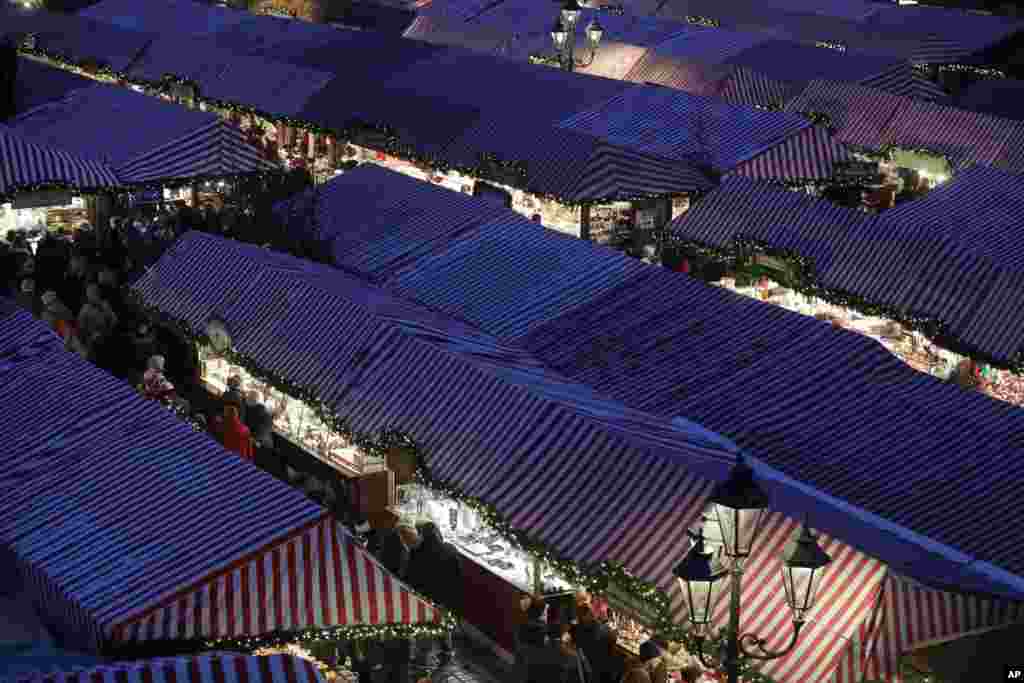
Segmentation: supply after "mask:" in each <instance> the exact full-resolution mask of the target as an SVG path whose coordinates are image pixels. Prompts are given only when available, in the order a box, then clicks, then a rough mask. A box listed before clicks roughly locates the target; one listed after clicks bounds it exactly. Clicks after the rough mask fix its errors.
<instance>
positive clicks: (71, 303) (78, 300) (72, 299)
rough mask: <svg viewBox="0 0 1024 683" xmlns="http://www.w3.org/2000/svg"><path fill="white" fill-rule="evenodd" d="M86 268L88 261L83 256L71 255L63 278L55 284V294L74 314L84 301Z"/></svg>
mask: <svg viewBox="0 0 1024 683" xmlns="http://www.w3.org/2000/svg"><path fill="white" fill-rule="evenodd" d="M88 268H89V262H88V260H86V258H85V257H83V256H81V255H78V254H76V255H73V256H72V257H71V260H70V262H69V264H68V272H67V274H66V275H65V276H64V280H63V281H62V282H61V283H60V284H58V285H57V296H58V297H59V298H60V300H61V301H63V302H64V305H65V306H67V307H68V308H69V309H71V312H72V313H74V314H75V315H76V316H77V315H78V314H79V312H80V311H81V310H82V304H83V303H85V287H86V285H87V284H88V281H87V280H86V271H87V270H88Z"/></svg>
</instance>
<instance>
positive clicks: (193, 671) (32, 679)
mask: <svg viewBox="0 0 1024 683" xmlns="http://www.w3.org/2000/svg"><path fill="white" fill-rule="evenodd" d="M229 682H230V683H324V679H323V677H322V676H321V675H320V672H319V671H318V670H317V668H316V666H315V665H314V664H313V662H312V661H310V660H308V659H303V658H299V657H295V656H292V655H270V656H267V657H249V656H243V655H238V654H233V653H230V654H229V653H223V654H222V653H210V654H203V655H198V656H195V657H173V658H172V657H162V658H157V659H147V660H144V661H138V662H114V663H111V664H106V665H103V666H97V667H90V668H85V667H77V668H75V669H72V670H71V671H60V672H54V673H42V672H40V673H34V674H29V675H18V676H16V677H14V678H12V679H8V683H229Z"/></svg>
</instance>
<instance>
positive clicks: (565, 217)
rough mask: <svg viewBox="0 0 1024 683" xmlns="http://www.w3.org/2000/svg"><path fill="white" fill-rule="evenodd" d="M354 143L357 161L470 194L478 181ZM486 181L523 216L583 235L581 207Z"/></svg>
mask: <svg viewBox="0 0 1024 683" xmlns="http://www.w3.org/2000/svg"><path fill="white" fill-rule="evenodd" d="M351 147H352V148H353V149H354V150H355V152H356V154H355V160H356V161H361V162H365V163H372V164H377V165H379V166H383V167H384V168H387V169H389V170H392V171H395V172H397V173H401V174H403V175H407V176H410V177H412V178H416V179H417V180H422V181H423V182H428V183H434V184H436V185H440V186H441V187H444V188H447V189H449V190H452V191H454V192H465V193H467V194H471V193H472V192H473V186H474V184H475V183H476V180H475V179H474V178H472V177H470V176H467V175H464V174H462V173H459V172H458V171H448V172H447V173H441V172H440V171H436V170H430V169H426V168H425V167H422V166H419V165H416V164H414V163H412V162H411V161H405V160H404V159H399V158H397V157H393V156H390V155H388V154H384V153H383V152H375V151H373V150H371V149H367V148H365V147H360V146H359V145H354V144H353V145H351ZM487 183H488V184H490V185H492V186H494V187H496V188H498V189H501V190H504V191H505V192H507V193H508V194H509V195H510V196H511V197H512V206H511V208H512V210H513V211H515V212H516V213H519V214H522V215H523V216H526V217H527V218H531V219H532V218H533V216H535V215H540V222H541V225H543V226H544V227H545V228H550V229H551V230H555V231H557V232H561V233H564V234H566V235H571V236H573V237H579V236H580V225H581V221H582V216H583V215H582V212H581V210H580V208H579V207H570V206H564V205H562V204H559V203H558V202H556V201H553V200H550V199H541V198H539V197H535V196H533V195H531V194H529V193H527V192H524V191H523V190H520V189H518V188H515V187H511V186H509V185H503V184H501V183H496V182H494V181H491V180H488V181H487Z"/></svg>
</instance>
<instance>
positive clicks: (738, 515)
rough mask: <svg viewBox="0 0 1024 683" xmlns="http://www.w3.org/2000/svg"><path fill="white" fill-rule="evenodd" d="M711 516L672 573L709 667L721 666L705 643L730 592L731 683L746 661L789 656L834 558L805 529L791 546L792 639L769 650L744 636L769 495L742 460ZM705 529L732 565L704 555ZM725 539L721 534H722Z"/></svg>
mask: <svg viewBox="0 0 1024 683" xmlns="http://www.w3.org/2000/svg"><path fill="white" fill-rule="evenodd" d="M711 508H712V510H711V515H710V516H707V517H704V518H703V520H702V522H703V523H702V525H701V527H700V528H698V530H697V532H696V533H695V534H693V538H694V545H693V547H692V548H691V549H690V551H689V552H688V553H687V555H686V556H685V557H684V558H683V561H682V562H680V563H679V565H678V566H676V568H675V569H674V570H673V573H674V574H675V575H676V578H677V580H678V581H679V588H680V590H681V591H682V593H683V596H684V597H685V598H686V601H687V606H688V607H689V609H690V621H691V623H692V624H693V626H694V627H695V630H696V633H697V656H698V657H699V658H700V661H701V663H703V664H704V666H707V667H709V668H714V667H716V666H719V664H716V663H715V662H711V661H708V658H707V655H706V654H705V652H704V648H703V644H704V638H705V636H706V634H707V633H706V632H707V629H708V627H709V625H710V623H711V617H712V612H713V610H714V605H715V602H716V601H717V599H718V597H719V596H720V595H721V593H722V592H723V591H724V590H725V589H726V586H725V585H724V584H725V583H726V581H723V579H727V581H728V590H729V630H728V637H729V640H728V642H727V643H726V647H725V667H726V672H727V674H728V680H729V683H738V681H739V661H740V657H741V656H745V657H750V658H752V659H759V660H769V659H778V658H779V657H783V656H785V655H786V654H788V653H789V652H790V651H791V650H792V649H793V648H794V647H795V646H796V643H797V639H798V638H799V637H800V629H801V628H802V627H803V625H804V622H805V621H806V619H807V613H808V612H809V611H810V610H811V608H812V607H813V606H814V600H815V597H816V594H817V591H818V586H819V585H820V583H821V576H822V574H823V573H824V568H825V566H826V565H828V563H829V562H831V560H832V558H830V557H829V556H828V554H827V553H825V551H824V550H822V549H821V547H820V546H818V542H817V539H816V538H815V536H814V534H813V533H811V530H810V529H809V528H807V526H806V525H804V526H803V527H802V528H801V530H800V532H799V534H798V535H797V536H796V537H795V538H794V539H793V540H792V541H790V543H789V544H788V545H787V547H786V550H785V553H784V556H783V557H784V563H783V567H782V579H783V585H784V587H785V591H786V602H787V603H788V604H789V608H790V609H791V610H792V612H793V635H792V637H791V638H790V641H789V644H788V645H787V646H786V647H785V648H783V649H782V650H774V651H773V650H769V649H768V648H767V640H766V639H764V638H761V637H759V636H757V635H755V634H752V633H746V634H743V635H740V596H741V592H742V578H743V565H744V562H745V561H746V559H747V558H748V557H749V556H750V551H751V548H752V547H753V545H754V541H755V540H756V538H757V534H758V532H759V531H760V529H761V524H762V522H763V521H764V518H765V515H766V514H767V510H768V496H767V495H765V493H764V491H763V490H762V489H761V487H760V486H758V484H757V482H756V481H755V480H754V472H753V470H751V469H750V467H749V466H748V465H746V463H744V462H743V459H742V457H741V458H740V459H739V460H738V461H737V463H736V465H735V467H734V468H733V470H732V472H730V474H729V478H728V479H727V480H726V481H725V482H723V483H721V484H719V485H718V486H717V487H716V488H715V490H714V492H713V493H712V495H711ZM704 525H709V526H710V531H711V534H710V535H711V536H712V537H713V538H714V537H715V536H718V537H717V538H715V541H716V542H717V543H716V545H717V544H720V545H721V551H720V552H721V554H723V555H724V556H725V559H726V563H727V565H728V566H723V564H722V563H719V562H716V561H715V559H714V556H715V553H713V552H708V551H706V550H705V542H706V541H707V540H708V539H706V538H705V536H704V529H703V526H704ZM719 534H720V535H719Z"/></svg>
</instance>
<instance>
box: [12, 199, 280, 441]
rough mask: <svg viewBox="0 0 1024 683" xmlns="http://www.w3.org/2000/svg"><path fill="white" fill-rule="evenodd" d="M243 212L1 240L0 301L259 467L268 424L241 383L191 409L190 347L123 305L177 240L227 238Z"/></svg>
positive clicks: (150, 217)
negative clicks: (130, 288)
mask: <svg viewBox="0 0 1024 683" xmlns="http://www.w3.org/2000/svg"><path fill="white" fill-rule="evenodd" d="M245 215H246V214H245V212H237V211H232V210H225V211H216V210H214V209H212V208H209V207H207V208H206V209H204V210H202V211H196V210H193V209H191V208H189V207H187V206H172V207H163V206H158V205H156V206H149V207H145V208H142V209H136V210H133V211H122V212H120V213H119V214H118V215H115V216H114V217H112V218H110V220H109V223H108V225H106V226H104V228H102V229H94V228H93V227H92V226H90V225H88V224H83V225H81V226H80V227H79V228H78V229H77V230H76V231H74V232H71V231H69V230H61V231H57V232H52V233H46V234H45V235H44V236H43V237H42V239H41V240H39V241H38V242H37V243H36V244H32V243H31V242H30V241H29V240H28V238H27V236H26V235H25V233H23V232H10V233H8V234H7V236H6V238H7V239H6V240H4V241H0V273H3V278H2V279H0V296H6V297H10V298H13V299H14V300H15V301H16V302H17V303H19V304H20V305H21V306H22V307H23V308H24V309H25V310H26V311H28V312H30V313H31V314H33V315H34V316H36V317H37V318H39V319H41V320H43V321H44V322H46V323H47V324H49V325H50V326H51V327H52V328H53V330H54V331H55V332H56V333H57V335H59V336H60V338H61V339H62V340H63V341H64V344H65V347H66V348H67V349H68V350H70V351H73V352H75V353H78V354H79V355H81V356H82V357H83V358H85V359H86V360H89V361H90V362H92V363H93V364H95V365H97V366H99V367H101V368H103V369H105V370H107V371H108V372H110V373H111V374H112V375H114V376H115V377H117V378H119V379H121V380H123V381H125V382H126V383H128V384H129V385H131V386H132V387H135V388H137V389H138V391H139V392H140V393H141V394H142V395H143V396H145V397H146V398H149V399H153V400H157V401H160V402H162V403H164V404H167V405H169V406H171V407H173V408H175V410H176V412H178V413H179V414H181V415H182V416H183V417H186V418H188V419H190V420H192V421H193V423H194V424H199V425H205V426H206V427H207V428H208V429H209V431H210V433H211V434H212V435H213V436H214V437H215V438H217V440H218V441H220V442H221V443H222V444H223V445H224V446H225V447H226V448H227V449H229V450H232V451H235V452H237V453H239V454H240V455H241V456H243V457H246V458H248V459H255V458H256V456H257V454H258V452H259V451H260V449H269V448H271V447H272V446H273V441H272V437H271V432H272V422H271V417H270V414H269V412H268V411H267V409H266V408H265V407H264V406H262V405H261V404H260V403H259V401H258V397H257V396H256V395H255V394H252V393H249V394H248V395H244V394H243V393H242V390H241V386H240V385H241V383H240V381H239V380H238V378H234V380H233V381H234V386H232V387H230V388H229V389H230V390H229V392H226V394H225V396H224V397H222V398H221V401H220V404H219V405H214V406H212V407H211V406H208V405H205V404H202V403H201V402H197V406H201V407H200V409H197V410H193V409H192V401H191V399H193V398H194V397H195V396H196V395H197V392H198V391H199V388H198V377H197V372H196V371H197V368H198V358H197V357H196V354H195V349H194V348H193V347H192V345H191V344H190V343H189V341H188V340H186V339H184V338H182V337H180V336H179V335H178V334H177V333H176V332H175V330H173V329H172V328H170V327H166V326H154V325H152V324H151V321H150V320H149V319H148V318H147V316H146V315H145V314H143V313H142V312H141V311H140V310H139V309H138V308H137V307H136V306H135V305H134V304H133V302H131V301H129V300H128V299H126V297H125V294H124V293H125V290H124V288H123V285H125V284H126V283H128V282H131V281H132V280H133V279H134V278H135V277H136V276H137V275H138V274H139V273H141V272H142V270H143V269H144V268H146V267H147V266H149V265H151V264H152V263H153V262H155V261H156V260H157V259H158V258H159V257H160V255H161V254H162V253H163V252H164V251H165V250H166V249H167V247H168V246H169V245H170V244H171V243H173V241H174V240H175V239H177V238H178V236H180V235H181V234H182V233H183V232H185V231H188V230H203V231H209V232H215V233H218V234H227V235H230V234H231V233H232V232H233V231H235V230H240V229H244V227H245V226H244V224H243V222H242V221H244V220H245V219H244V218H240V216H245Z"/></svg>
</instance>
